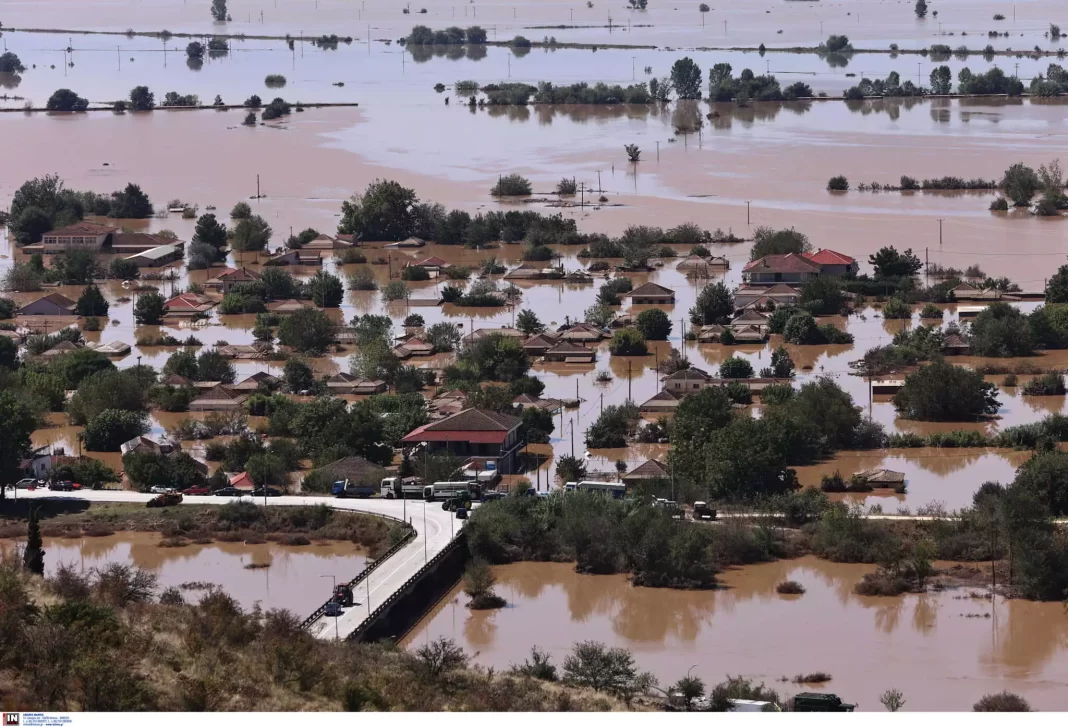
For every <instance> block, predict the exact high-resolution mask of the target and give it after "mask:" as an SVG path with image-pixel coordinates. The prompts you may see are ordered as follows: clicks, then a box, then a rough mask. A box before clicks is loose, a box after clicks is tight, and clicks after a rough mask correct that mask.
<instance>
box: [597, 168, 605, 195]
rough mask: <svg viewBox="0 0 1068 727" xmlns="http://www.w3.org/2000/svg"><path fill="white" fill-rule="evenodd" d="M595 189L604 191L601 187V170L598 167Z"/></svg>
mask: <svg viewBox="0 0 1068 727" xmlns="http://www.w3.org/2000/svg"><path fill="white" fill-rule="evenodd" d="M597 191H598V192H604V189H602V188H601V170H600V169H598V170H597Z"/></svg>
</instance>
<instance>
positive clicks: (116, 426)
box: [82, 409, 149, 452]
mask: <svg viewBox="0 0 1068 727" xmlns="http://www.w3.org/2000/svg"><path fill="white" fill-rule="evenodd" d="M148 429H149V427H148V421H147V415H146V414H145V413H144V412H139V411H124V410H122V409H105V410H104V411H102V412H100V413H99V414H97V415H96V416H95V417H93V418H92V419H91V420H89V423H88V424H86V425H85V430H84V431H83V432H82V438H83V440H84V441H85V448H86V449H88V450H89V451H90V452H118V451H119V446H120V445H122V443H123V442H128V441H130V440H131V439H133V438H134V437H138V436H140V435H142V434H144V433H146V432H147V431H148Z"/></svg>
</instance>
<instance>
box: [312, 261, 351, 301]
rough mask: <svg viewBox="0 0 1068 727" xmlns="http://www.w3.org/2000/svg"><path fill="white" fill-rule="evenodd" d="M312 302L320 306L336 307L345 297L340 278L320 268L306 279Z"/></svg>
mask: <svg viewBox="0 0 1068 727" xmlns="http://www.w3.org/2000/svg"><path fill="white" fill-rule="evenodd" d="M308 292H309V294H310V295H311V299H312V302H313V303H315V305H317V306H319V307H320V308H337V307H338V306H340V305H341V301H342V300H343V299H344V298H345V286H344V285H342V284H341V278H339V277H337V276H336V275H333V274H331V273H328V272H325V271H322V270H320V271H319V272H317V273H315V275H313V276H312V278H311V280H309V281H308Z"/></svg>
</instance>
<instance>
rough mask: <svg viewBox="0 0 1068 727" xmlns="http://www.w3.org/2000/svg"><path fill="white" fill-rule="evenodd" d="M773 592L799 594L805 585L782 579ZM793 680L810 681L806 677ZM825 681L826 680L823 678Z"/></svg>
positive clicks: (785, 594)
mask: <svg viewBox="0 0 1068 727" xmlns="http://www.w3.org/2000/svg"><path fill="white" fill-rule="evenodd" d="M775 592H776V593H778V594H779V595H782V596H800V595H801V594H803V593H804V592H805V587H804V586H802V585H801V584H800V583H798V582H797V581H783V582H782V583H780V584H779V585H777V586H775ZM794 681H806V682H807V681H811V680H808V679H805V680H797V679H795V680H794ZM823 681H827V680H823Z"/></svg>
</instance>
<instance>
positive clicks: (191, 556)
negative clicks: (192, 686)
mask: <svg viewBox="0 0 1068 727" xmlns="http://www.w3.org/2000/svg"><path fill="white" fill-rule="evenodd" d="M160 539H161V536H160V535H159V534H158V533H125V532H124V533H116V534H115V535H108V536H103V537H92V538H45V539H44V548H45V553H46V554H47V556H46V557H45V575H46V576H49V575H52V574H53V573H54V572H55V569H56V568H57V567H59V565H61V564H66V565H73V566H74V567H75V568H80V569H81V570H85V571H88V570H91V569H93V568H102V567H103V566H105V565H107V564H108V563H122V564H126V565H132V566H136V567H138V568H144V569H145V570H147V571H151V572H152V573H154V574H155V575H156V576H157V577H158V578H159V590H160V591H162V590H163V589H165V588H170V587H175V588H180V587H181V586H182V584H187V583H200V584H204V583H214V584H215V585H217V586H219V587H220V588H222V589H223V590H224V591H226V592H227V593H228V594H230V595H231V596H233V597H234V598H235V599H237V600H238V601H239V602H240V603H241V605H242V606H243V607H244V608H246V609H248V608H251V607H252V606H253V605H254V604H255V603H257V602H259V603H260V605H261V606H262V607H263V608H264V609H265V610H266V609H268V608H285V609H289V610H290V611H292V612H293V613H295V614H296V615H297V616H299V617H301V618H303V617H304V616H307V615H308V614H310V613H311V612H313V611H314V610H315V609H316V608H318V607H319V606H321V605H322V604H323V603H324V602H325V601H327V600H328V599H329V596H330V590H331V588H332V587H333V585H332V581H331V580H330V578H329V576H335V577H336V578H337V580H338V581H346V582H347V581H348V580H350V579H351V578H353V577H354V576H355V575H356V574H357V573H359V572H360V571H362V570H363V569H364V567H365V565H366V563H367V557H366V554H365V553H364V552H363V551H362V550H361V549H360V547H359V546H357V545H355V544H354V543H348V542H329V543H315V544H313V545H304V546H290V545H281V544H278V543H264V544H260V545H247V544H244V543H211V544H209V545H183V546H181V547H178V548H164V547H160V545H159V542H160ZM11 545H12V541H0V546H2V547H10V546H11ZM249 566H253V567H249ZM324 576H325V577H324ZM205 592H206V591H204V590H203V589H182V594H183V595H184V596H185V598H186V600H187V601H194V602H195V601H196V600H198V599H199V597H200V596H201V595H203V594H204V593H205Z"/></svg>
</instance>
